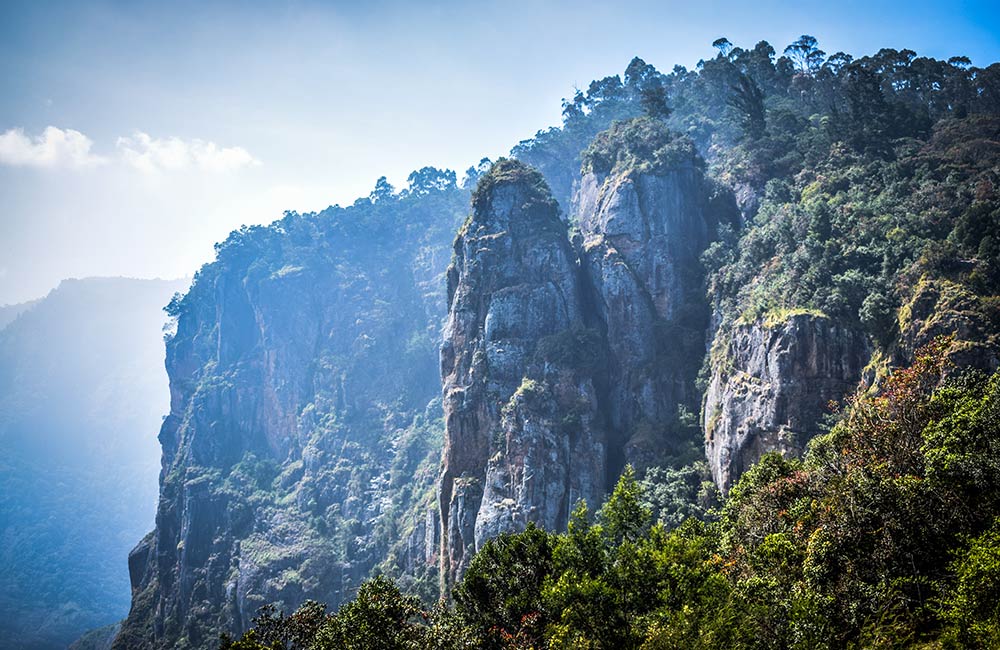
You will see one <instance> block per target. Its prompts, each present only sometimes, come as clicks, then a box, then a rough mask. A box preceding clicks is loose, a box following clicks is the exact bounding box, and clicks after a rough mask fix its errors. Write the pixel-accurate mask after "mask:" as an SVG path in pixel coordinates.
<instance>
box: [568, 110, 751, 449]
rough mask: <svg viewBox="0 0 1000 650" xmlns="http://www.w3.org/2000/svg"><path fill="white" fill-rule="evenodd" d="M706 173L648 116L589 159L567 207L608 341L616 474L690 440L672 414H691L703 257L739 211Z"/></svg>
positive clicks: (700, 333) (702, 327) (608, 139)
mask: <svg viewBox="0 0 1000 650" xmlns="http://www.w3.org/2000/svg"><path fill="white" fill-rule="evenodd" d="M702 170H703V163H702V162H701V160H700V158H699V157H698V155H697V154H696V153H695V151H694V147H693V145H692V143H691V142H690V141H689V140H687V139H686V138H680V137H677V136H676V135H674V134H672V133H671V132H670V131H669V130H667V129H666V128H665V127H664V126H663V125H662V123H660V122H658V121H656V120H653V119H650V118H642V119H637V120H633V121H630V122H625V123H617V124H615V125H614V126H613V127H612V128H611V129H609V130H608V131H606V132H604V133H601V134H600V135H598V136H597V138H596V139H595V140H594V142H593V143H592V144H591V145H590V147H589V148H588V149H587V151H585V152H584V174H583V176H582V179H581V182H580V184H579V185H580V190H579V191H578V193H577V195H576V199H575V203H574V211H575V217H576V221H577V223H578V224H579V229H580V234H581V236H582V244H583V253H582V261H583V265H584V268H585V273H586V276H587V280H588V286H589V287H590V288H591V291H592V293H593V296H592V300H591V302H592V304H593V305H594V308H595V312H596V313H595V317H596V319H597V321H598V322H599V324H600V328H601V330H602V331H603V333H604V336H605V340H606V342H607V346H608V355H609V360H608V361H609V362H608V371H609V391H610V393H609V400H608V407H609V413H608V415H609V418H610V423H611V427H612V429H613V430H614V431H615V434H616V437H617V443H616V445H615V447H616V448H618V449H621V450H622V451H623V455H624V458H619V469H620V463H621V462H623V461H625V460H627V461H628V462H630V463H632V464H633V465H634V466H636V467H639V468H644V467H648V466H651V465H655V464H657V463H658V462H663V461H664V458H663V456H664V454H666V453H669V452H670V451H671V450H676V449H677V448H678V447H681V446H683V445H684V444H686V443H687V442H689V441H688V440H685V433H684V432H681V431H679V430H678V426H677V415H678V410H679V409H686V410H692V411H696V410H697V408H698V395H697V391H696V388H695V385H694V380H695V375H696V373H697V370H698V368H699V366H700V364H701V359H702V356H703V355H704V350H705V336H706V330H707V328H708V308H707V304H706V301H705V298H704V291H703V286H704V284H703V282H704V280H703V275H704V273H703V270H702V266H701V264H700V262H699V257H700V255H701V253H702V251H704V250H705V247H706V246H707V245H708V242H709V239H710V237H713V236H714V233H715V230H716V228H717V225H718V223H719V220H720V219H721V220H727V219H730V220H731V219H733V218H734V216H735V214H736V208H735V203H734V202H733V201H732V199H731V198H729V197H722V198H718V199H717V200H716V201H715V202H713V201H712V200H711V199H712V191H713V188H711V187H710V186H709V184H708V182H707V181H706V179H705V177H704V175H703V173H702ZM727 199H728V200H727Z"/></svg>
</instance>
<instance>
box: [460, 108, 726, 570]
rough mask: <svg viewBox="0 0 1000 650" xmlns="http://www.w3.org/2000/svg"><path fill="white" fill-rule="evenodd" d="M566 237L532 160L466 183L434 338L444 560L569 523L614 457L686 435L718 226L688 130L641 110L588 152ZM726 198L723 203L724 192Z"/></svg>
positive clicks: (659, 452) (614, 469)
mask: <svg viewBox="0 0 1000 650" xmlns="http://www.w3.org/2000/svg"><path fill="white" fill-rule="evenodd" d="M584 158H585V160H586V161H587V162H586V163H585V164H586V167H585V174H584V175H583V176H582V179H581V181H580V182H579V184H578V185H579V187H580V190H579V191H578V193H577V196H576V199H575V201H574V215H573V219H572V222H573V224H574V225H575V226H576V227H577V228H578V229H579V230H578V235H577V237H576V246H573V245H571V244H570V241H569V238H568V233H567V232H566V228H565V226H564V225H563V224H562V222H561V221H560V219H559V215H558V213H557V209H556V206H555V203H554V202H553V201H552V199H551V196H550V195H549V193H548V189H547V187H544V184H543V181H542V180H541V177H540V176H539V175H538V174H537V173H536V172H533V171H531V170H529V169H528V168H526V167H525V166H524V165H523V164H520V163H515V162H513V161H503V162H502V163H498V164H497V165H496V166H495V167H494V168H493V170H492V171H491V172H490V173H489V174H487V175H486V176H485V177H484V178H483V180H482V181H481V182H480V185H479V187H478V188H477V190H476V194H475V199H474V206H473V212H472V215H471V216H470V217H469V220H468V221H467V223H466V225H465V226H464V227H463V229H462V231H461V232H460V233H459V236H458V238H457V239H456V242H455V256H454V261H453V263H452V267H451V268H450V269H449V296H450V307H449V320H448V324H447V326H446V328H445V335H444V343H443V345H442V350H441V363H442V377H443V381H444V408H445V422H446V434H445V436H446V443H445V454H444V469H443V474H442V483H441V512H442V517H443V518H442V530H443V531H444V537H443V539H442V543H443V548H444V553H443V561H444V562H445V569H446V574H447V576H449V578H450V579H452V580H454V579H457V578H460V577H461V575H462V571H463V569H464V567H465V565H466V563H467V562H468V558H469V556H470V555H471V553H472V552H473V551H474V550H477V549H479V548H481V547H482V545H483V543H484V542H485V541H486V540H487V539H489V538H491V537H494V536H496V535H497V534H499V533H501V532H505V531H510V530H520V529H523V528H524V526H525V525H526V524H527V523H528V522H534V523H537V524H539V525H542V526H544V527H546V528H549V529H556V530H558V529H561V528H562V527H564V526H565V525H566V522H567V521H568V516H569V513H570V511H571V510H572V508H573V505H574V504H575V503H576V502H577V501H578V500H580V499H583V500H586V501H587V502H589V503H590V504H592V505H597V504H599V503H601V502H602V500H603V498H604V495H605V494H606V491H607V489H608V488H609V487H610V486H609V483H613V481H614V480H615V479H616V478H617V476H618V474H619V473H620V472H621V470H622V468H623V466H624V464H625V463H626V462H631V463H633V464H634V465H636V466H637V467H639V468H646V467H651V466H654V465H657V464H662V463H665V462H667V460H668V459H669V458H670V457H671V456H672V455H673V456H676V455H677V454H678V453H679V451H680V450H682V449H685V448H688V447H690V446H692V445H693V443H694V441H693V439H690V431H689V430H688V429H685V428H683V427H682V426H680V425H679V422H678V421H679V416H680V415H681V414H682V413H683V412H689V410H694V409H696V408H697V404H698V394H697V391H696V388H695V377H696V374H697V371H698V368H699V367H700V364H701V358H702V356H703V354H704V350H705V336H706V329H707V323H708V309H707V304H706V302H705V300H704V298H703V296H702V287H703V284H702V277H703V275H702V271H701V267H700V265H699V262H698V257H699V255H700V253H701V251H702V250H703V249H704V248H705V246H707V244H708V241H709V238H710V236H711V233H712V232H714V230H715V225H716V221H717V219H718V218H719V215H720V214H723V213H725V209H724V208H720V205H722V204H724V203H725V202H724V201H719V202H718V204H715V203H713V202H712V200H711V192H710V189H711V188H710V187H709V185H708V183H707V182H706V180H705V178H704V176H703V173H702V164H701V163H700V161H699V159H698V156H697V155H696V154H695V152H694V149H693V147H692V145H691V143H690V141H687V140H685V139H683V138H678V137H677V136H674V135H673V134H671V133H670V132H669V131H668V130H667V129H666V128H665V127H664V126H663V125H662V123H660V122H657V121H656V120H653V119H650V118H642V119H637V120H632V121H629V122H626V123H622V124H619V125H616V126H615V127H613V128H612V129H610V130H609V131H608V132H607V133H605V134H602V135H601V136H599V137H598V138H597V140H595V143H594V145H592V147H591V148H590V149H588V151H587V152H585V154H584ZM725 205H726V206H727V207H729V208H731V212H732V213H733V214H735V204H733V203H732V202H731V201H730V202H729V203H728V204H725Z"/></svg>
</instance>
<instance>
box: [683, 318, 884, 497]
mask: <svg viewBox="0 0 1000 650" xmlns="http://www.w3.org/2000/svg"><path fill="white" fill-rule="evenodd" d="M714 350H715V351H714V354H713V363H712V377H711V381H710V383H709V387H708V391H707V392H706V394H705V403H704V408H703V410H702V422H703V427H704V430H705V451H706V454H707V456H708V460H709V465H710V466H711V469H712V476H713V478H714V479H715V482H716V484H717V485H718V486H719V488H720V489H721V490H722V491H723V492H727V491H728V490H729V488H730V487H732V485H733V483H735V481H736V480H737V479H738V478H739V477H740V475H741V474H743V472H745V471H746V470H747V469H749V468H750V466H751V465H753V463H755V462H756V461H757V460H758V459H759V458H760V457H761V456H762V455H763V454H764V453H766V452H770V451H777V452H780V453H782V454H785V455H794V456H798V455H801V454H802V452H803V451H804V449H805V445H806V443H807V442H808V441H809V439H810V438H812V437H813V436H814V435H816V434H817V433H819V431H820V424H821V422H822V419H823V416H824V415H825V414H827V413H829V410H828V404H829V402H830V401H831V400H837V401H839V400H841V399H843V397H844V396H845V395H846V394H848V393H850V392H852V391H853V390H854V389H855V388H856V387H857V385H858V382H859V381H860V379H861V374H862V370H863V369H864V367H865V365H866V364H867V363H868V360H869V357H870V355H871V346H870V344H869V342H868V339H867V337H866V336H865V335H864V334H862V333H860V332H858V331H855V330H851V329H848V328H845V327H843V326H840V325H838V324H836V323H835V322H833V321H832V320H830V319H829V318H827V317H825V316H822V315H819V314H813V313H798V314H791V315H788V316H785V317H781V318H773V319H770V320H762V321H758V322H756V323H753V324H744V325H735V326H733V327H732V328H731V330H720V333H719V335H718V338H717V340H716V342H715V347H714Z"/></svg>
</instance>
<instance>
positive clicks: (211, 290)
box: [116, 176, 468, 648]
mask: <svg viewBox="0 0 1000 650" xmlns="http://www.w3.org/2000/svg"><path fill="white" fill-rule="evenodd" d="M453 181H454V178H453V176H452V177H451V179H450V181H449V179H447V178H442V179H437V181H435V182H434V183H431V184H429V185H428V186H427V187H419V188H411V190H410V191H408V192H404V193H402V194H399V195H393V196H391V197H380V198H379V200H378V201H373V202H370V201H367V200H363V201H359V202H358V203H356V204H355V205H354V206H352V207H351V208H347V209H340V208H331V209H329V210H328V211H325V212H324V213H320V214H315V215H296V214H290V215H288V216H287V217H286V218H285V219H283V220H281V221H279V222H277V223H275V224H274V225H272V226H269V227H266V228H263V227H261V228H249V229H244V230H242V231H239V232H236V233H233V235H231V236H230V238H229V239H228V240H227V241H226V242H225V243H224V244H222V245H220V246H219V248H218V259H217V260H216V261H215V262H213V263H212V264H209V265H207V266H205V267H204V268H203V269H202V270H201V271H200V272H199V273H198V275H197V276H196V278H195V281H194V284H193V285H192V288H191V290H190V291H189V293H188V294H187V295H186V296H184V298H183V299H182V300H180V301H175V302H174V303H172V305H171V307H170V310H169V311H170V313H171V315H172V316H174V317H175V318H176V332H175V333H173V334H172V336H171V337H170V338H169V340H168V343H167V360H166V365H167V371H168V374H169V378H170V398H171V405H170V413H169V415H168V416H167V417H166V419H165V420H164V422H163V426H162V428H161V431H160V437H159V438H160V443H161V445H162V450H163V455H162V471H161V476H160V500H159V507H158V510H157V515H156V529H155V531H154V532H153V533H151V534H150V535H148V536H147V537H146V538H145V539H144V540H142V542H140V544H139V545H138V546H136V548H135V549H134V550H133V552H132V554H131V555H130V557H129V572H130V575H131V579H132V589H133V600H132V610H131V613H130V615H129V617H128V620H127V621H126V622H125V624H124V626H123V627H122V630H121V632H120V633H119V635H118V638H117V639H116V647H118V648H139V647H141V648H157V647H163V648H166V647H171V648H174V647H192V648H212V647H215V646H216V644H217V642H218V634H219V632H223V631H227V632H239V631H241V630H243V629H245V628H246V627H247V626H248V625H249V623H250V620H251V618H252V617H253V616H254V615H255V613H256V611H257V609H258V608H259V607H260V606H261V605H263V604H266V603H274V604H276V605H277V606H278V607H279V608H281V609H284V610H286V611H290V610H291V609H293V608H295V607H297V606H298V605H299V604H301V602H302V601H303V600H305V599H307V598H312V599H316V600H320V601H323V602H327V603H329V604H330V605H331V606H334V607H335V606H336V605H337V604H338V603H340V602H342V601H343V600H344V599H345V598H347V597H350V596H351V595H352V593H353V591H354V589H356V588H357V586H358V585H359V584H360V582H361V581H362V580H363V579H364V578H365V577H367V575H368V574H369V573H370V572H371V570H372V569H373V567H375V566H376V565H378V564H379V563H380V562H382V561H384V560H385V559H386V558H388V557H392V558H394V561H393V563H394V567H393V570H397V571H398V570H400V569H406V570H409V572H410V576H409V579H410V580H411V582H412V583H413V584H412V585H411V586H412V587H413V588H414V590H415V591H421V590H423V589H424V587H425V586H426V584H431V585H436V583H437V577H436V570H437V568H436V567H437V557H436V550H437V547H436V545H435V544H434V540H435V539H436V538H437V535H438V533H437V529H436V526H435V525H433V524H434V523H435V522H437V520H438V516H437V512H436V508H435V507H434V494H435V492H434V487H433V486H434V481H435V480H436V478H437V466H438V465H437V463H438V461H439V458H440V455H439V454H440V435H441V429H442V428H441V423H440V415H439V414H440V410H439V409H440V406H439V401H438V399H439V398H438V388H437V386H438V384H437V381H438V375H437V363H436V357H437V341H438V340H439V339H438V336H437V333H438V332H439V331H440V329H439V328H440V323H441V321H442V320H443V317H444V312H443V306H444V302H445V301H444V271H445V265H446V263H447V259H448V252H447V251H448V245H449V243H450V242H451V239H452V233H453V232H454V228H455V227H456V226H457V224H458V221H459V219H460V215H461V214H462V213H463V212H464V210H465V206H466V205H467V201H468V194H467V193H465V192H463V191H462V190H460V189H458V188H457V187H455V185H454V182H453ZM427 521H431V522H432V525H431V526H430V527H428V526H427ZM428 539H430V543H429V544H428V541H427V540H428ZM428 546H429V547H430V553H428V552H427V551H428V549H427V547H428Z"/></svg>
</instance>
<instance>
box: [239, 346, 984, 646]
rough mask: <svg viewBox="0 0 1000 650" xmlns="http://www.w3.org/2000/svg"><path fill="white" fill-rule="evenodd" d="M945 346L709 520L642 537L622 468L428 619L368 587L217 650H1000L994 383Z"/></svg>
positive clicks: (641, 515) (269, 614) (262, 621)
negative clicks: (559, 525) (590, 505)
mask: <svg viewBox="0 0 1000 650" xmlns="http://www.w3.org/2000/svg"><path fill="white" fill-rule="evenodd" d="M949 343H950V341H948V340H939V341H936V342H935V343H934V344H933V345H931V346H928V347H925V348H923V349H921V350H920V351H918V353H917V354H916V361H915V363H914V365H913V366H912V367H910V368H907V369H903V370H899V371H896V372H895V373H893V374H892V375H891V376H890V377H889V378H888V379H887V381H886V385H885V388H884V391H882V392H881V393H879V394H877V395H873V394H869V393H864V392H859V393H858V394H857V395H856V396H855V397H854V399H853V400H852V401H851V402H850V403H849V404H848V406H847V408H846V411H845V413H844V416H843V418H842V419H841V421H840V422H839V423H838V424H837V425H836V426H835V427H834V428H833V430H832V431H831V432H830V433H829V434H826V435H825V436H822V437H820V438H817V439H816V440H815V441H814V442H813V444H812V445H811V447H810V451H809V453H808V455H807V457H806V458H805V459H804V460H802V461H798V460H787V459H784V458H781V457H780V456H778V455H776V454H774V455H769V456H766V457H765V458H764V459H763V460H762V461H761V462H760V463H759V464H758V465H756V466H755V467H754V468H753V469H752V470H751V471H750V472H748V473H747V474H746V475H745V476H744V477H743V479H742V480H741V481H740V482H739V483H738V484H737V486H735V487H734V488H733V490H732V492H731V494H730V497H729V498H728V500H727V501H726V503H725V505H724V506H723V507H722V509H721V512H720V517H719V519H718V521H716V522H713V523H704V522H701V521H699V520H697V519H693V518H691V519H688V520H687V521H685V522H684V523H683V524H682V525H681V526H679V527H678V528H676V529H674V530H669V531H668V530H667V529H666V528H665V527H664V526H663V525H662V524H660V523H653V521H652V516H651V513H650V510H649V508H648V507H647V506H646V505H645V503H644V495H643V493H642V492H643V489H642V484H641V483H639V482H638V481H637V480H636V478H635V476H634V474H633V473H632V472H631V471H626V472H625V474H624V475H623V476H622V478H621V480H620V481H619V483H618V485H617V487H616V488H615V490H614V493H613V494H612V495H611V497H610V498H609V500H608V502H607V503H606V504H605V506H604V507H603V508H602V509H601V510H600V512H598V514H597V516H596V517H594V518H592V517H591V516H590V515H589V513H588V510H587V507H586V505H585V504H581V505H580V506H579V508H578V509H577V511H576V512H575V513H574V515H573V519H572V522H571V523H570V525H569V530H568V531H567V532H566V533H564V534H552V533H547V532H544V531H542V530H539V529H537V528H534V527H529V528H528V529H527V530H525V531H524V532H522V533H518V534H507V535H501V536H500V537H498V538H496V539H494V540H491V541H490V542H488V543H487V544H486V545H485V546H484V547H483V548H482V549H481V550H480V551H479V552H478V553H477V554H476V556H475V558H474V559H473V561H472V563H471V565H470V567H469V570H468V572H467V573H466V575H465V577H464V579H463V581H462V582H461V584H459V585H458V586H457V587H456V590H455V593H454V606H453V608H452V609H447V608H445V607H443V606H439V607H438V608H437V609H435V610H432V611H427V610H424V609H422V607H421V605H420V604H419V602H418V601H417V600H415V599H413V598H412V597H408V596H405V595H403V594H402V593H401V592H400V591H399V590H398V589H397V588H396V587H395V586H394V585H393V584H392V583H391V582H390V581H388V580H386V579H385V578H381V577H380V578H375V579H374V580H372V581H370V582H368V583H366V584H365V586H364V587H362V589H361V591H360V592H359V594H358V597H357V599H356V600H355V601H353V602H351V603H349V604H347V605H344V606H343V607H341V609H340V610H339V611H338V612H336V613H335V614H333V615H326V614H325V613H324V611H323V608H321V607H319V606H317V605H315V604H309V605H306V606H304V607H303V608H302V609H300V610H299V611H298V612H296V613H295V614H293V615H292V616H290V617H287V618H285V617H281V616H276V615H275V614H274V612H273V611H265V612H264V613H263V614H262V617H261V618H258V619H257V622H256V626H255V628H254V629H253V630H251V631H250V632H248V633H247V634H245V635H244V636H243V638H241V639H240V640H239V641H236V642H230V641H227V642H225V643H224V644H223V647H224V648H231V649H233V650H251V649H261V648H268V649H273V648H317V649H321V648H355V647H366V648H428V647H430V648H467V647H477V648H495V649H513V648H522V649H523V648H646V649H653V648H720V647H725V648H775V649H777V648H848V647H936V648H990V647H996V644H997V641H998V640H1000V608H998V605H997V602H998V599H997V595H998V594H1000V517H998V515H1000V373H998V374H994V375H993V376H989V377H988V376H986V375H984V374H982V373H978V372H972V373H967V374H965V375H960V376H954V375H953V374H951V375H949V370H950V369H949V368H948V367H947V364H948V362H947V354H946V353H947V349H948V345H949Z"/></svg>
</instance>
